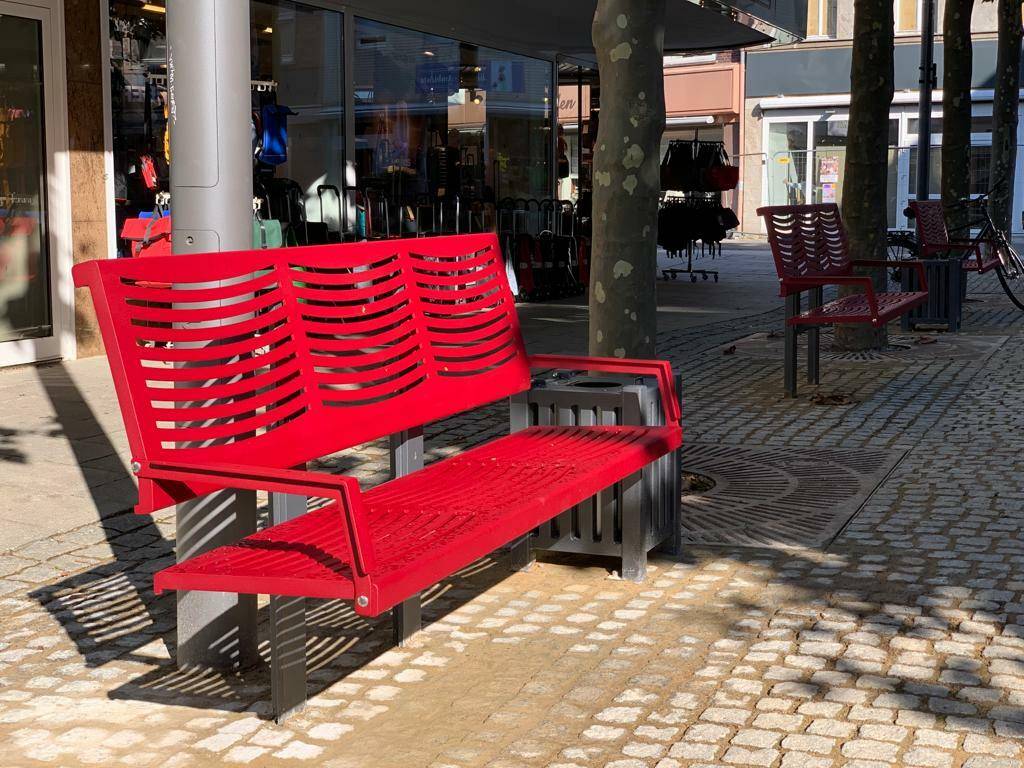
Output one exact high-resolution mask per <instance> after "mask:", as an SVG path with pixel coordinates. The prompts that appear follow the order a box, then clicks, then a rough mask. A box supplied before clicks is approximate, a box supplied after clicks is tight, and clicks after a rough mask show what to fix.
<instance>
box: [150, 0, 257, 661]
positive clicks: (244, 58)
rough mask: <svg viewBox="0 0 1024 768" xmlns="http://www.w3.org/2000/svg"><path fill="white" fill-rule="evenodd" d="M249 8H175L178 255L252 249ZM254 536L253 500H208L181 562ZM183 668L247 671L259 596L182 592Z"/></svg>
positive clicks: (185, 514)
mask: <svg viewBox="0 0 1024 768" xmlns="http://www.w3.org/2000/svg"><path fill="white" fill-rule="evenodd" d="M249 30H250V22H249V0H168V2H167V76H168V77H167V81H168V96H169V101H170V121H169V122H170V132H171V159H172V162H171V211H172V216H173V219H172V221H173V233H172V242H173V247H174V252H175V253H180V254H187V253H210V252H215V251H227V250H239V249H245V248H251V247H252V203H251V201H252V154H251V150H250V148H251V146H252V142H251V138H250V135H251V134H250V130H251V129H250V122H251V119H250V114H251V106H250V100H251V96H250V88H249V81H250V72H249V67H250V63H249V33H250V32H249ZM255 528H256V498H255V494H253V493H252V492H248V491H247V492H225V493H217V494H210V495H208V496H206V497H204V498H202V499H197V500H195V501H191V502H188V503H186V504H181V505H179V506H178V509H177V548H178V551H177V555H178V559H179V560H184V559H187V558H189V557H193V556H195V555H197V554H200V553H202V552H205V551H207V550H209V549H211V548H213V547H216V546H220V545H222V544H228V543H233V542H235V541H238V540H239V539H240V538H242V537H243V536H245V535H247V534H249V533H251V532H253V531H254V530H255ZM177 595H178V664H179V665H186V664H198V665H202V666H209V667H215V668H221V669H223V668H232V667H244V666H249V665H251V664H253V663H255V661H256V660H257V659H258V655H257V652H256V599H255V597H254V596H252V595H243V596H239V595H232V594H226V593H218V592H178V593H177Z"/></svg>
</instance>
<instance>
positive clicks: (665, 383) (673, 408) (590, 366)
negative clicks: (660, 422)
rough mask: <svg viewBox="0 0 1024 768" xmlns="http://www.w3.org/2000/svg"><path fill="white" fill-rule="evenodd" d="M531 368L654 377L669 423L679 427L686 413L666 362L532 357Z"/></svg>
mask: <svg viewBox="0 0 1024 768" xmlns="http://www.w3.org/2000/svg"><path fill="white" fill-rule="evenodd" d="M530 368H532V369H535V370H536V369H541V368H557V369H559V370H563V371H566V370H576V369H580V370H585V371H598V372H600V373H627V374H636V375H638V376H654V377H655V378H657V380H658V390H659V391H660V392H661V408H662V412H663V413H664V414H665V423H666V424H679V423H680V421H681V419H682V410H681V408H680V405H679V397H678V394H677V393H676V384H675V380H674V379H673V378H672V366H671V365H669V363H668V362H667V361H665V360H630V359H626V358H620V357H584V356H581V355H530Z"/></svg>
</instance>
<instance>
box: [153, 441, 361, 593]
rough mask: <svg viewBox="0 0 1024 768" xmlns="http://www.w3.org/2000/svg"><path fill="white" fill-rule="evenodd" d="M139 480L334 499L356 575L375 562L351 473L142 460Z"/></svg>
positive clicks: (356, 482)
mask: <svg viewBox="0 0 1024 768" xmlns="http://www.w3.org/2000/svg"><path fill="white" fill-rule="evenodd" d="M136 474H137V475H138V477H139V479H140V480H155V481H161V480H162V481H170V482H173V483H184V484H186V485H195V486H200V487H202V488H204V489H213V490H227V489H238V490H249V491H267V492H268V493H292V494H295V495H298V496H317V497H321V498H327V499H330V500H331V501H334V502H337V504H338V509H339V510H340V512H341V514H342V517H343V521H344V524H345V529H346V533H347V535H348V541H349V547H350V549H351V551H352V556H353V566H354V568H355V570H356V571H357V573H358V575H360V576H366V575H368V574H370V573H372V572H373V570H374V568H375V566H376V559H375V557H374V551H373V542H372V541H371V539H370V530H369V526H368V524H367V521H366V516H365V513H364V511H363V503H362V494H361V492H360V490H359V482H358V481H357V480H356V479H355V478H354V477H347V476H345V475H330V474H327V473H324V472H310V471H308V470H304V469H273V468H269V467H254V466H245V465H241V464H188V463H180V462H174V461H155V462H146V463H141V464H140V466H139V470H138V471H137V472H136Z"/></svg>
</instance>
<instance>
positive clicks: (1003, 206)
mask: <svg viewBox="0 0 1024 768" xmlns="http://www.w3.org/2000/svg"><path fill="white" fill-rule="evenodd" d="M1020 14H1021V6H1020V0H999V10H998V13H997V16H998V20H999V21H998V24H999V43H998V48H997V50H998V53H997V54H996V86H995V93H994V94H993V96H992V165H991V168H992V174H991V177H990V179H991V182H990V183H991V184H992V186H993V187H994V191H993V193H992V198H991V201H990V203H989V211H990V212H991V214H992V219H993V221H995V223H996V226H998V227H999V228H1000V229H1004V230H1009V229H1010V224H1011V221H1010V218H1011V216H1012V210H1013V176H1014V170H1015V169H1016V165H1017V110H1018V108H1019V104H1020V45H1021V15H1020ZM1001 182H1002V183H1001Z"/></svg>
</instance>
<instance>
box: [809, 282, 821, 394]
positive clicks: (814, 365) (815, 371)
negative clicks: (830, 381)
mask: <svg viewBox="0 0 1024 768" xmlns="http://www.w3.org/2000/svg"><path fill="white" fill-rule="evenodd" d="M823 293H824V291H823V289H821V288H812V289H811V291H810V298H809V300H808V303H809V305H810V306H809V308H810V309H814V308H815V307H820V306H821V303H822V300H823V296H822V294H823ZM820 349H821V335H820V333H819V331H818V328H817V327H816V326H812V327H811V328H809V329H808V330H807V383H808V384H817V383H819V378H820V376H819V370H820V365H819V363H820Z"/></svg>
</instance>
